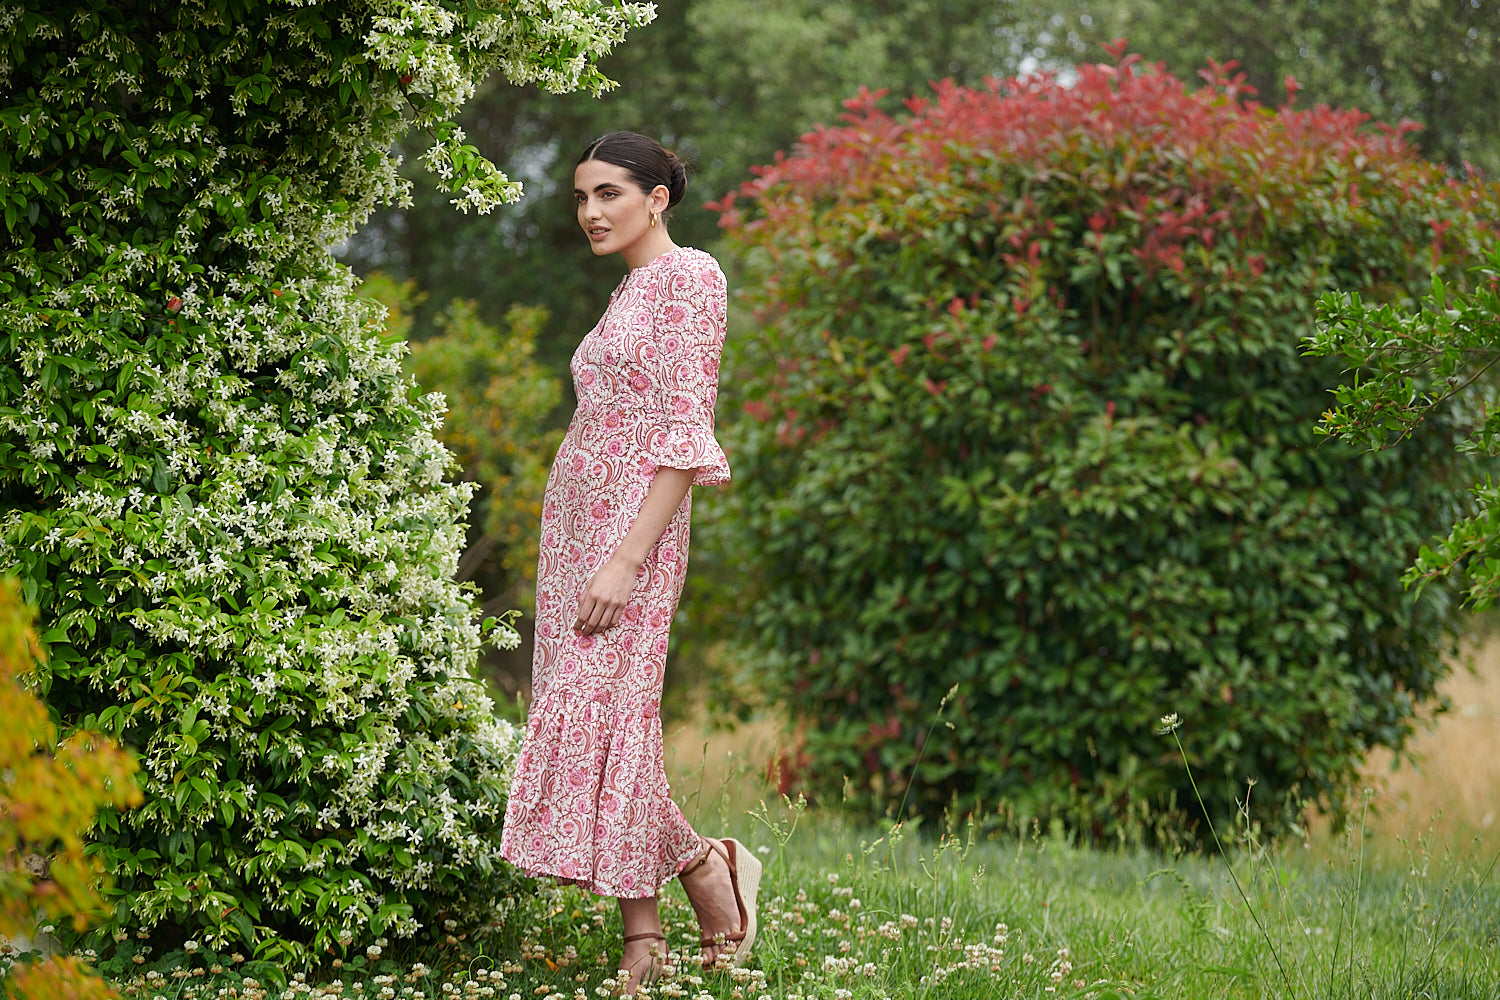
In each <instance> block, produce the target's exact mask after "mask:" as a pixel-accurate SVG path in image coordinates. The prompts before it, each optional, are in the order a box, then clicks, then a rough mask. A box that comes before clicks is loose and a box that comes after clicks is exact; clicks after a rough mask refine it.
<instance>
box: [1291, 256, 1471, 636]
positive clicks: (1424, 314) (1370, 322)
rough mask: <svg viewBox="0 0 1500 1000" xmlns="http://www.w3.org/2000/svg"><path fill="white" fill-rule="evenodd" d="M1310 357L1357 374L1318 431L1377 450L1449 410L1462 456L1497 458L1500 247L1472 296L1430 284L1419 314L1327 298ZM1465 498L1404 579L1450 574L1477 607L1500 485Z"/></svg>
mask: <svg viewBox="0 0 1500 1000" xmlns="http://www.w3.org/2000/svg"><path fill="white" fill-rule="evenodd" d="M1308 351H1309V353H1312V354H1316V355H1322V356H1333V357H1338V358H1341V359H1343V360H1344V361H1346V362H1348V363H1349V364H1350V373H1352V374H1354V375H1355V376H1356V377H1355V379H1354V381H1352V382H1350V383H1346V384H1344V385H1341V386H1339V387H1338V388H1337V389H1336V390H1334V398H1335V400H1336V401H1337V405H1335V406H1334V407H1332V408H1331V409H1329V411H1328V412H1327V413H1325V414H1324V415H1323V421H1322V424H1321V426H1320V429H1321V430H1322V431H1323V432H1324V433H1326V434H1329V435H1331V436H1334V437H1343V438H1347V439H1349V440H1350V441H1353V442H1355V443H1358V444H1362V445H1365V446H1367V447H1370V448H1375V449H1384V448H1389V447H1393V446H1395V445H1396V444H1397V443H1399V442H1402V441H1405V440H1407V439H1409V438H1410V437H1411V436H1412V435H1413V434H1415V433H1417V432H1418V430H1419V429H1420V427H1421V426H1422V424H1424V423H1425V422H1427V421H1428V420H1429V419H1431V418H1433V417H1434V416H1436V415H1439V414H1442V413H1443V412H1444V411H1453V412H1452V415H1451V416H1450V417H1449V419H1454V420H1456V421H1458V422H1459V423H1460V425H1462V426H1467V427H1471V428H1472V430H1471V431H1470V433H1469V434H1468V436H1467V437H1465V438H1464V439H1463V440H1461V441H1460V442H1459V444H1458V447H1459V449H1460V450H1461V451H1463V452H1465V453H1467V454H1470V455H1475V456H1482V457H1484V458H1494V457H1495V455H1496V454H1500V406H1497V405H1496V403H1497V402H1500V399H1497V392H1496V389H1497V382H1496V373H1495V363H1496V362H1497V361H1500V250H1493V249H1492V250H1491V251H1490V254H1489V258H1488V259H1487V260H1486V261H1485V262H1484V263H1483V264H1481V265H1480V266H1478V267H1477V268H1476V269H1475V275H1474V280H1473V282H1472V290H1465V289H1458V290H1454V291H1451V292H1450V291H1449V289H1447V288H1445V287H1444V285H1443V282H1442V280H1441V279H1440V278H1438V279H1434V281H1433V287H1432V293H1431V294H1430V295H1429V296H1428V297H1427V298H1426V299H1424V300H1423V302H1422V306H1421V309H1420V310H1417V311H1413V310H1411V309H1407V308H1404V307H1399V306H1395V305H1392V304H1391V303H1388V302H1387V303H1380V302H1366V301H1365V300H1364V299H1362V298H1361V297H1360V296H1359V295H1357V294H1351V293H1342V294H1341V293H1329V294H1328V295H1326V296H1324V298H1323V301H1322V302H1321V303H1320V304H1319V323H1318V330H1317V333H1316V334H1315V335H1313V336H1312V337H1310V338H1309V339H1308ZM1471 492H1472V496H1471V498H1470V502H1469V503H1466V504H1463V505H1460V507H1459V512H1460V516H1459V518H1458V520H1457V521H1456V522H1455V523H1454V525H1453V526H1452V528H1451V529H1450V530H1449V532H1448V535H1447V537H1445V538H1444V539H1442V541H1440V542H1439V543H1438V544H1437V545H1436V547H1428V546H1425V545H1424V546H1423V547H1422V549H1421V551H1420V552H1419V553H1418V554H1417V558H1416V561H1415V562H1414V563H1413V564H1412V566H1411V568H1410V569H1408V570H1407V571H1406V574H1405V575H1404V576H1403V577H1402V581H1403V582H1404V583H1405V584H1406V585H1407V586H1409V587H1410V586H1413V585H1415V586H1416V587H1417V589H1418V591H1419V592H1420V590H1421V588H1422V587H1424V586H1426V584H1427V583H1428V582H1430V581H1432V580H1435V579H1439V578H1443V577H1448V576H1453V577H1455V578H1456V579H1459V580H1463V581H1465V582H1466V583H1467V588H1466V590H1465V593H1464V598H1465V600H1466V601H1467V603H1468V604H1469V605H1470V606H1471V607H1473V608H1474V609H1475V610H1478V611H1483V610H1486V609H1488V608H1490V607H1493V606H1494V604H1495V601H1496V600H1497V599H1500V483H1496V482H1495V479H1494V476H1493V475H1491V474H1488V473H1487V474H1486V475H1485V476H1484V477H1483V479H1482V481H1480V482H1478V483H1476V484H1475V485H1474V487H1473V489H1472V491H1471Z"/></svg>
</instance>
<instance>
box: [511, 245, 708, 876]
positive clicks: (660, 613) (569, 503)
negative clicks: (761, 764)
mask: <svg viewBox="0 0 1500 1000" xmlns="http://www.w3.org/2000/svg"><path fill="white" fill-rule="evenodd" d="M724 324H725V287H724V275H723V273H722V272H721V271H720V270H719V266H718V264H717V263H716V262H715V261H714V259H713V258H712V257H710V256H709V255H708V254H706V253H703V252H702V251H699V250H693V249H691V248H686V247H682V248H678V249H675V250H671V251H669V252H667V253H665V254H662V255H661V256H659V257H657V258H656V259H654V260H652V261H650V262H649V263H647V264H645V265H643V266H641V267H638V268H635V269H634V270H632V271H630V272H629V273H628V274H626V276H625V278H624V279H623V280H622V281H621V282H620V285H619V287H618V288H616V289H615V291H614V294H613V295H611V296H610V301H609V306H608V308H607V309H606V310H605V312H604V316H603V317H602V318H601V319H600V320H599V323H598V325H596V326H595V327H594V329H593V330H592V331H590V332H589V334H588V335H587V336H586V337H584V338H583V341H582V343H580V344H579V345H578V350H577V351H576V352H575V353H574V355H573V361H572V363H571V365H570V366H569V367H570V368H571V370H572V373H573V385H574V388H575V390H576V392H577V396H578V409H577V410H576V411H575V412H574V414H573V419H572V421H571V422H570V423H569V424H568V431H567V435H566V436H565V437H564V438H563V443H562V446H561V447H560V448H559V449H558V452H557V457H556V459H554V460H553V463H552V472H551V475H550V476H549V477H548V480H547V491H546V494H545V496H544V497H543V501H542V525H541V558H540V560H539V562H538V567H537V585H536V590H537V593H536V648H535V652H534V654H533V659H532V677H531V682H532V698H531V709H530V712H529V714H528V716H527V721H526V740H525V743H524V745H523V746H522V749H521V755H520V759H519V760H518V762H517V764H516V775H515V779H514V781H513V782H512V784H511V790H510V801H509V804H508V806H507V808H506V814H505V828H504V833H503V836H502V839H501V848H500V850H501V853H502V854H503V855H504V856H505V857H506V858H507V859H509V860H510V861H511V862H513V863H514V864H516V865H518V866H519V867H521V868H523V869H525V870H526V871H527V872H528V873H530V874H532V875H553V876H557V877H559V878H563V879H568V880H571V881H575V882H577V883H579V884H580V885H582V886H584V887H585V888H587V889H589V890H591V891H593V892H596V893H599V894H601V895H607V896H623V897H627V898H641V897H646V896H654V895H655V894H656V891H657V889H659V888H660V887H661V885H662V884H663V883H665V882H666V881H667V880H669V879H671V878H672V877H673V876H674V875H676V874H677V872H678V871H679V870H680V869H681V868H682V866H683V865H684V864H685V863H686V862H687V861H688V860H689V859H690V858H691V857H692V856H693V854H695V853H696V852H697V850H698V836H697V834H696V833H695V832H694V831H693V828H692V827H691V826H690V825H689V824H688V821H687V819H686V818H685V817H684V816H683V815H682V812H681V810H679V809H678V808H677V805H676V804H675V803H674V802H673V801H672V798H671V792H670V789H669V788H668V786H667V778H666V770H665V766H664V761H663V748H662V731H661V716H660V708H661V691H662V680H663V677H664V674H665V670H666V660H667V640H668V633H669V631H670V628H671V624H672V615H673V613H674V612H675V611H676V610H677V600H678V598H679V597H680V596H681V594H682V584H683V580H684V578H685V577H686V574H687V558H688V520H689V517H690V513H691V510H692V492H691V491H689V492H688V495H687V496H686V497H684V498H683V501H682V505H681V506H680V507H679V508H678V509H677V513H676V514H675V515H674V516H673V518H672V520H671V522H670V524H668V526H667V528H666V530H665V531H663V532H662V536H661V539H660V540H659V541H658V542H657V544H656V546H655V548H653V549H652V550H651V553H650V554H649V555H648V556H647V557H646V560H645V562H644V563H642V565H641V568H640V572H639V573H638V574H637V576H636V584H635V590H634V592H633V593H632V594H631V597H630V602H629V603H628V604H627V605H626V606H625V610H624V612H623V614H622V616H621V620H620V623H619V624H618V625H615V626H614V627H613V628H610V629H606V630H605V631H603V632H601V633H598V634H596V635H590V636H583V635H578V634H577V633H575V632H574V631H573V622H574V620H575V615H576V613H577V609H578V598H579V595H580V594H581V593H582V591H583V588H584V585H585V584H587V583H588V581H589V578H590V577H592V576H593V574H594V572H595V571H596V570H598V569H599V567H600V566H601V565H603V564H604V562H605V561H606V560H607V559H608V558H609V557H610V556H611V555H613V553H614V551H615V548H616V547H617V546H618V545H619V544H620V542H621V540H622V539H623V538H624V537H625V533H626V532H627V531H628V530H629V529H630V526H631V524H633V523H634V521H635V518H636V516H637V515H638V514H639V512H640V509H641V503H642V502H643V501H644V500H645V497H646V490H647V489H648V488H649V487H650V485H651V480H652V478H653V477H654V476H655V474H656V470H657V468H658V467H660V466H667V467H669V468H674V469H694V470H696V474H695V476H694V482H695V483H697V484H699V485H707V484H714V483H724V482H728V480H729V463H728V462H727V461H726V460H725V458H724V452H723V450H722V449H721V448H720V447H719V444H718V442H717V441H716V440H715V439H714V433H713V429H714V413H713V410H714V401H715V399H716V397H717V395H718V376H719V357H720V354H721V352H722V350H723V346H724Z"/></svg>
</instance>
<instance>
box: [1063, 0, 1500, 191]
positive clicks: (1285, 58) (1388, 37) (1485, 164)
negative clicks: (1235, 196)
mask: <svg viewBox="0 0 1500 1000" xmlns="http://www.w3.org/2000/svg"><path fill="white" fill-rule="evenodd" d="M1069 15H1070V16H1069V18H1068V21H1069V23H1070V24H1071V25H1072V26H1074V34H1075V37H1077V38H1078V39H1079V41H1080V42H1082V43H1083V44H1084V45H1085V46H1089V47H1092V45H1095V44H1098V43H1101V42H1108V41H1110V40H1111V39H1114V38H1129V39H1130V47H1131V48H1132V49H1133V50H1134V51H1137V52H1140V53H1141V54H1142V55H1144V56H1145V57H1146V58H1147V59H1148V60H1151V61H1156V60H1162V61H1165V62H1166V64H1167V68H1168V69H1169V70H1171V71H1172V72H1173V73H1176V74H1178V75H1179V76H1182V77H1183V78H1184V79H1188V78H1191V75H1192V74H1194V73H1196V71H1197V69H1198V68H1199V67H1200V66H1205V65H1207V64H1208V63H1209V61H1210V60H1214V61H1218V62H1220V63H1224V62H1228V61H1229V60H1231V59H1232V60H1235V61H1236V62H1238V63H1239V66H1240V68H1241V69H1242V70H1243V71H1244V73H1245V78H1246V82H1247V83H1249V84H1250V85H1251V86H1253V87H1255V88H1256V89H1257V91H1258V92H1259V93H1260V95H1261V96H1262V98H1263V99H1265V100H1279V99H1280V97H1281V95H1282V94H1284V93H1285V84H1284V81H1285V79H1286V77H1288V76H1292V77H1295V78H1296V80H1297V82H1298V84H1300V86H1301V88H1302V92H1303V94H1304V95H1305V97H1304V100H1307V101H1309V102H1312V103H1320V104H1330V105H1333V106H1335V107H1346V108H1359V109H1361V110H1363V111H1366V112H1369V113H1370V114H1371V115H1372V116H1374V117H1375V118H1376V119H1378V120H1380V121H1388V122H1396V121H1400V120H1401V119H1403V118H1406V119H1411V120H1413V121H1417V122H1420V123H1422V125H1423V126H1424V128H1423V130H1422V131H1421V132H1419V133H1417V134H1416V135H1415V137H1414V141H1415V143H1416V145H1417V148H1418V149H1420V150H1421V151H1422V153H1423V155H1425V156H1427V157H1428V158H1429V159H1433V160H1437V161H1439V162H1442V163H1447V164H1449V165H1450V166H1451V167H1453V168H1455V169H1456V170H1460V171H1461V170H1462V169H1463V165H1464V164H1465V163H1466V162H1467V163H1472V164H1474V165H1475V166H1477V167H1478V168H1479V169H1481V170H1483V171H1484V172H1485V173H1486V174H1487V175H1488V176H1490V177H1500V135H1497V133H1496V131H1495V128H1494V115H1493V114H1492V109H1493V108H1494V107H1495V106H1496V105H1497V104H1500V74H1496V73H1495V66H1496V64H1497V62H1500V4H1497V3H1495V2H1494V0H1457V2H1453V3H1411V2H1410V0H1343V2H1328V0H1317V2H1309V0H1224V2H1222V3H1214V4H1181V3H1170V2H1163V0H1102V2H1101V0H1078V2H1077V3H1076V4H1075V5H1073V10H1072V11H1070V12H1069ZM1085 21H1086V22H1087V23H1085Z"/></svg>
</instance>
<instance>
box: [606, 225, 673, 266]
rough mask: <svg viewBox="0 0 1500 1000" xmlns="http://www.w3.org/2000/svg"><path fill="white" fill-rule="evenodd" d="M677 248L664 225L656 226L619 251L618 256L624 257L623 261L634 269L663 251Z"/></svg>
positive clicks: (645, 263) (658, 255) (650, 260)
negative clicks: (627, 247)
mask: <svg viewBox="0 0 1500 1000" xmlns="http://www.w3.org/2000/svg"><path fill="white" fill-rule="evenodd" d="M676 249H677V244H676V243H673V242H672V237H671V236H670V235H669V234H668V233H667V227H666V226H657V227H656V228H655V229H651V230H648V231H647V232H646V235H645V236H643V237H641V238H640V239H639V240H637V241H636V242H635V245H634V246H632V247H630V248H629V249H628V250H625V251H623V252H621V254H620V256H622V257H624V258H625V263H626V264H628V265H629V266H630V269H631V270H632V271H634V270H635V269H636V268H638V267H644V266H645V265H647V264H649V263H651V262H652V261H653V260H655V259H656V258H658V257H660V256H661V255H662V254H664V253H670V252H671V251H673V250H676Z"/></svg>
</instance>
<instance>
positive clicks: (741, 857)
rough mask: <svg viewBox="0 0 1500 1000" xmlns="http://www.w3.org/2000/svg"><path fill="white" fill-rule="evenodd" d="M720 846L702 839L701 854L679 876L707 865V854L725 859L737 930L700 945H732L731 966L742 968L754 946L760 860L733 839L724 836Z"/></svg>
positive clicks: (702, 939)
mask: <svg viewBox="0 0 1500 1000" xmlns="http://www.w3.org/2000/svg"><path fill="white" fill-rule="evenodd" d="M722 843H723V846H722V847H721V846H720V845H719V844H716V843H714V842H713V841H712V840H709V839H707V838H706V837H705V838H704V839H703V845H704V847H703V853H702V854H700V855H698V857H696V858H694V859H693V860H692V861H690V862H689V863H688V865H687V867H685V868H683V870H682V871H681V872H679V873H678V876H677V877H678V878H679V879H680V878H681V877H682V876H683V875H690V874H692V873H693V872H695V871H697V870H698V869H699V868H701V867H703V865H705V864H706V863H707V862H708V858H709V855H710V854H711V853H712V852H714V851H717V852H718V853H719V854H720V856H722V857H723V858H724V863H725V864H726V865H728V866H729V885H730V887H731V888H732V889H733V890H734V903H735V906H736V907H738V908H739V913H740V929H739V930H737V931H734V932H732V933H728V934H716V935H714V936H713V937H708V936H706V935H705V936H704V937H702V938H701V939H700V940H699V942H698V943H699V944H700V945H702V946H703V947H704V948H712V947H715V946H717V945H726V944H728V945H734V958H733V962H732V964H733V965H736V966H740V965H744V964H745V963H746V962H747V961H749V959H750V948H751V947H752V946H753V945H754V944H755V932H756V923H755V917H756V898H757V896H758V895H759V894H760V876H761V864H760V859H759V858H757V857H756V856H755V855H753V854H751V853H750V852H749V851H748V850H746V849H745V845H744V844H741V843H740V842H739V841H738V840H735V839H734V838H733V837H725V838H724V840H723V841H722Z"/></svg>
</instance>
